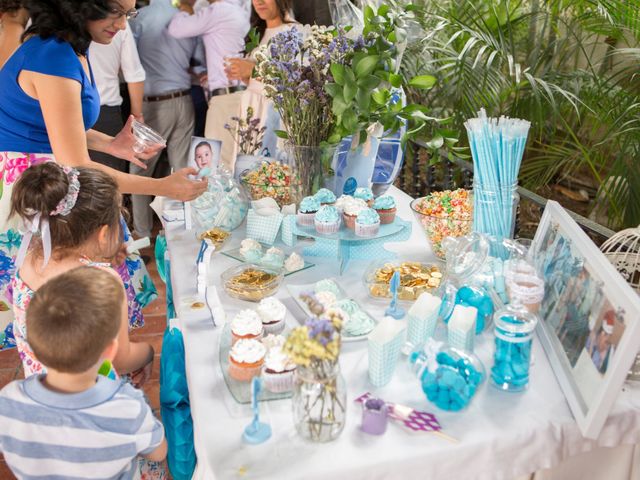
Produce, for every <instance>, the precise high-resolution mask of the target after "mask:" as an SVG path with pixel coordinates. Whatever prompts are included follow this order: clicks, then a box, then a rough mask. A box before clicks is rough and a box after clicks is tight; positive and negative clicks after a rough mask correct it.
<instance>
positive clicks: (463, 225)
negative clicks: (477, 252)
mask: <svg viewBox="0 0 640 480" xmlns="http://www.w3.org/2000/svg"><path fill="white" fill-rule="evenodd" d="M426 198H427V197H422V198H416V199H414V200H413V201H412V202H411V210H413V214H414V215H415V217H416V220H418V222H419V223H420V225H422V229H423V230H424V233H425V235H426V236H427V240H429V242H430V243H431V248H432V249H433V253H435V254H436V255H437V256H438V258H442V259H444V258H445V255H444V253H445V252H444V249H443V248H442V240H444V239H445V238H446V237H462V236H464V235H468V234H470V233H471V231H472V228H473V218H466V217H465V218H456V217H436V216H433V215H426V214H424V213H422V212H421V211H420V209H419V205H420V204H421V202H423V201H424V200H425V199H426Z"/></svg>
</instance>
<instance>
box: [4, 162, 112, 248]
mask: <svg viewBox="0 0 640 480" xmlns="http://www.w3.org/2000/svg"><path fill="white" fill-rule="evenodd" d="M77 170H78V182H79V183H80V191H79V192H78V199H77V200H76V203H75V205H74V206H73V208H71V210H70V212H69V214H68V215H51V212H52V211H54V210H55V209H56V207H57V206H58V204H59V203H60V201H61V200H62V199H63V198H64V197H65V196H66V195H67V192H68V191H69V176H68V175H67V174H66V173H65V171H64V170H63V169H62V167H61V166H60V165H58V164H57V163H54V162H46V163H42V164H40V165H34V166H32V167H30V168H28V169H27V170H25V172H24V173H23V174H22V175H21V176H20V178H19V179H18V181H17V182H16V184H15V185H14V187H13V192H12V193H11V211H10V212H9V216H10V217H12V216H14V215H18V216H19V217H21V218H23V219H25V220H32V219H33V218H34V217H35V215H36V214H38V213H39V214H40V216H41V217H42V218H47V219H48V220H49V229H50V234H51V248H52V252H53V254H54V255H55V254H56V252H58V254H62V255H58V258H61V257H62V256H64V253H63V252H64V251H65V250H69V249H75V248H78V247H80V246H81V245H83V244H84V243H85V242H87V241H88V240H89V239H90V238H91V236H92V235H93V234H95V233H96V232H97V231H98V230H99V229H100V228H101V227H103V226H104V225H107V226H108V227H109V232H110V235H111V236H112V244H113V246H114V251H113V252H108V253H109V254H108V255H107V254H105V255H104V256H105V257H111V256H115V255H116V253H117V249H118V248H119V247H120V243H121V242H120V236H121V233H120V193H119V191H118V185H117V184H116V182H115V180H113V179H112V178H111V177H110V176H109V175H107V174H106V173H104V172H101V171H100V170H94V169H92V168H78V169H77ZM34 240H35V237H34ZM35 252H36V253H37V254H38V255H40V254H41V253H42V245H41V243H40V242H38V243H37V244H36V250H35Z"/></svg>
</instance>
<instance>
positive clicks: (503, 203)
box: [473, 179, 520, 239]
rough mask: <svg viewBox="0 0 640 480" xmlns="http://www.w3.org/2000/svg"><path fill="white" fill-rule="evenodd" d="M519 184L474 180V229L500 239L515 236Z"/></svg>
mask: <svg viewBox="0 0 640 480" xmlns="http://www.w3.org/2000/svg"><path fill="white" fill-rule="evenodd" d="M517 190H518V184H517V183H514V184H511V185H504V184H493V185H491V184H486V183H481V182H479V181H477V180H475V179H474V181H473V231H474V232H479V233H486V234H487V235H492V236H494V237H496V238H498V239H503V238H513V234H514V231H515V226H516V208H517V206H518V202H519V201H520V196H519V195H518V191H517Z"/></svg>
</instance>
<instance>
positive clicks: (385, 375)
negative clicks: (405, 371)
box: [368, 317, 406, 387]
mask: <svg viewBox="0 0 640 480" xmlns="http://www.w3.org/2000/svg"><path fill="white" fill-rule="evenodd" d="M405 329H406V323H405V322H403V321H399V320H395V319H393V318H391V317H385V318H384V319H382V321H381V322H380V323H378V325H377V326H376V328H374V329H373V331H372V332H371V333H370V334H369V340H368V343H369V380H370V381H371V383H372V385H373V386H375V387H382V386H384V385H386V384H387V383H389V382H390V381H391V377H393V372H394V371H395V369H396V363H397V362H398V357H399V356H400V349H401V348H402V343H403V337H404V331H405Z"/></svg>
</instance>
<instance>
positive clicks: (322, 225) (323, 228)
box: [315, 220, 340, 235]
mask: <svg viewBox="0 0 640 480" xmlns="http://www.w3.org/2000/svg"><path fill="white" fill-rule="evenodd" d="M315 226H316V232H318V233H321V234H323V235H331V234H332V233H336V232H338V230H340V220H338V221H337V222H319V221H317V220H316V221H315Z"/></svg>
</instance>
